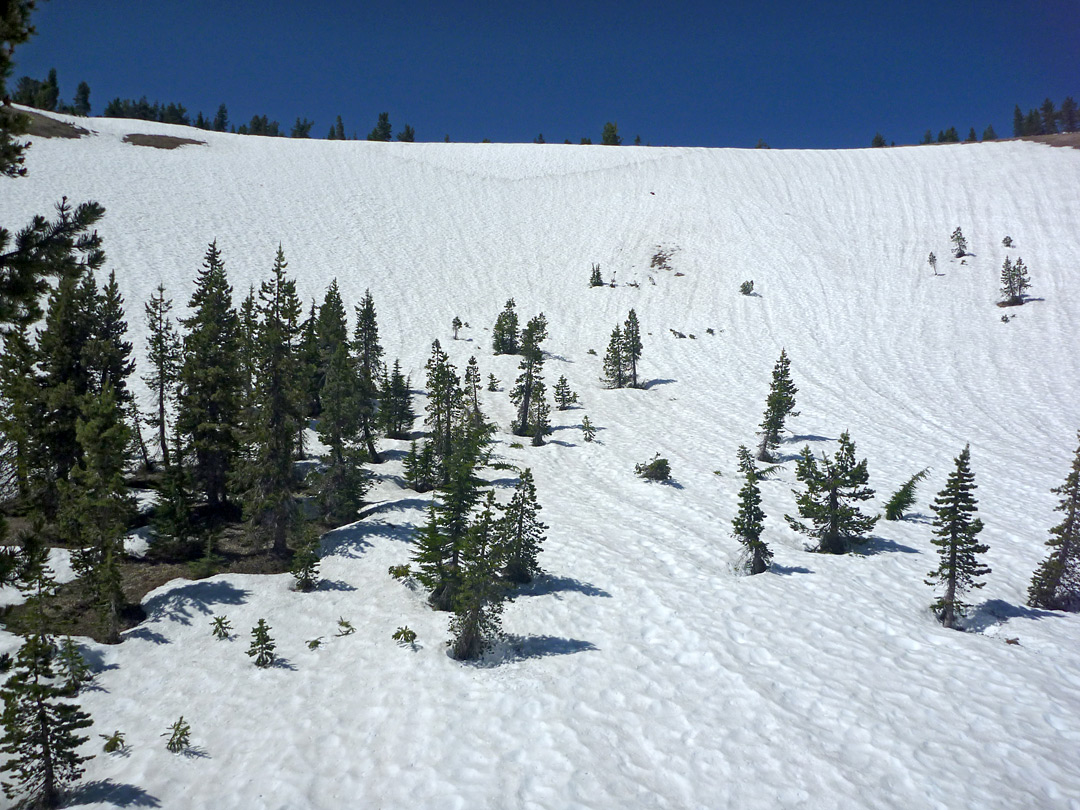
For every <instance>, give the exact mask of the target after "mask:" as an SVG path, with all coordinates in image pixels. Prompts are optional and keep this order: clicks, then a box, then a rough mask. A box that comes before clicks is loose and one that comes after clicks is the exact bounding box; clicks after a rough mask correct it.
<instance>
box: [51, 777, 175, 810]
mask: <svg viewBox="0 0 1080 810" xmlns="http://www.w3.org/2000/svg"><path fill="white" fill-rule="evenodd" d="M67 798H68V800H69V801H70V802H71V803H73V804H109V805H112V806H114V807H161V801H160V800H159V799H158V798H157V796H151V795H150V794H149V793H147V792H146V791H145V790H143V789H142V788H141V787H138V786H136V785H128V784H122V783H120V782H114V781H113V780H112V779H96V780H94V781H93V782H87V783H86V784H84V785H80V786H79V787H77V788H75V789H74V790H72V791H70V792H69V793H68V794H67Z"/></svg>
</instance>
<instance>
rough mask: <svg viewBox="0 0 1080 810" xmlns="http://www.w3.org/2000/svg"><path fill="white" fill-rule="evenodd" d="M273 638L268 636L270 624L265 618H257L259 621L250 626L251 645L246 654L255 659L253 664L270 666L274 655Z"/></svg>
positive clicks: (263, 666)
mask: <svg viewBox="0 0 1080 810" xmlns="http://www.w3.org/2000/svg"><path fill="white" fill-rule="evenodd" d="M276 646H277V645H276V644H274V640H273V639H272V638H270V625H268V624H267V623H266V619H259V623H258V624H257V625H255V626H254V627H252V628H251V646H249V647H248V650H247V654H248V655H249V656H250V657H251V658H253V659H254V660H255V666H257V667H260V668H265V667H269V666H272V665H273V663H274V659H275V658H276V656H275V655H274V648H275V647H276Z"/></svg>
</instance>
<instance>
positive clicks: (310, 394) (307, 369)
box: [296, 298, 326, 435]
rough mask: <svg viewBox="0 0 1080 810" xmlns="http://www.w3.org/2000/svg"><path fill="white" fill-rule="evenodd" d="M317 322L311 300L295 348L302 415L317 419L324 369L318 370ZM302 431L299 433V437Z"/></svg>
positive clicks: (312, 300) (319, 409)
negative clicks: (302, 396) (298, 369)
mask: <svg viewBox="0 0 1080 810" xmlns="http://www.w3.org/2000/svg"><path fill="white" fill-rule="evenodd" d="M318 321H319V309H318V307H316V306H315V299H314V298H313V299H311V307H310V308H309V309H308V316H307V317H306V318H305V319H304V321H303V323H301V324H300V340H299V342H298V343H297V346H296V353H297V355H296V356H297V360H298V361H299V362H300V368H301V375H302V376H303V379H304V415H305V416H309V417H317V416H318V415H319V412H320V411H321V410H322V403H321V402H320V401H319V390H320V389H321V388H322V383H323V376H324V375H325V374H326V368H325V367H323V368H321V369H320V368H319V337H318V334H317V333H316V331H315V330H316V327H317V325H318ZM302 434H303V431H301V435H302Z"/></svg>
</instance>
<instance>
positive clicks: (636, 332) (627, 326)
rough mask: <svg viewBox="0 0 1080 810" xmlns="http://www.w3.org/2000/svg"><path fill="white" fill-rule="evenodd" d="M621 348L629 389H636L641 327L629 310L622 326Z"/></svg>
mask: <svg viewBox="0 0 1080 810" xmlns="http://www.w3.org/2000/svg"><path fill="white" fill-rule="evenodd" d="M622 339H623V347H622V359H623V363H624V364H625V366H626V372H627V376H629V380H628V385H629V386H630V387H631V388H637V387H638V377H637V364H638V360H640V359H641V348H642V347H641V327H640V326H639V325H638V319H637V313H636V312H634V310H630V314H629V315H627V316H626V323H624V324H623V333H622Z"/></svg>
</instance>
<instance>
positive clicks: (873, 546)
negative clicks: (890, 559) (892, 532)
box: [852, 537, 919, 557]
mask: <svg viewBox="0 0 1080 810" xmlns="http://www.w3.org/2000/svg"><path fill="white" fill-rule="evenodd" d="M887 551H899V552H901V553H903V554H918V553H919V550H918V549H915V548H912V547H911V546H905V545H901V544H900V543H897V542H896V541H894V540H886V539H885V538H884V537H870V538H869V539H868V540H867V541H866V542H865V543H863V544H862V545H860V546H856V547H855V549H854V550H853V552H852V553H853V554H858V555H860V556H863V557H872V556H874V555H875V554H884V553H885V552H887Z"/></svg>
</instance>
